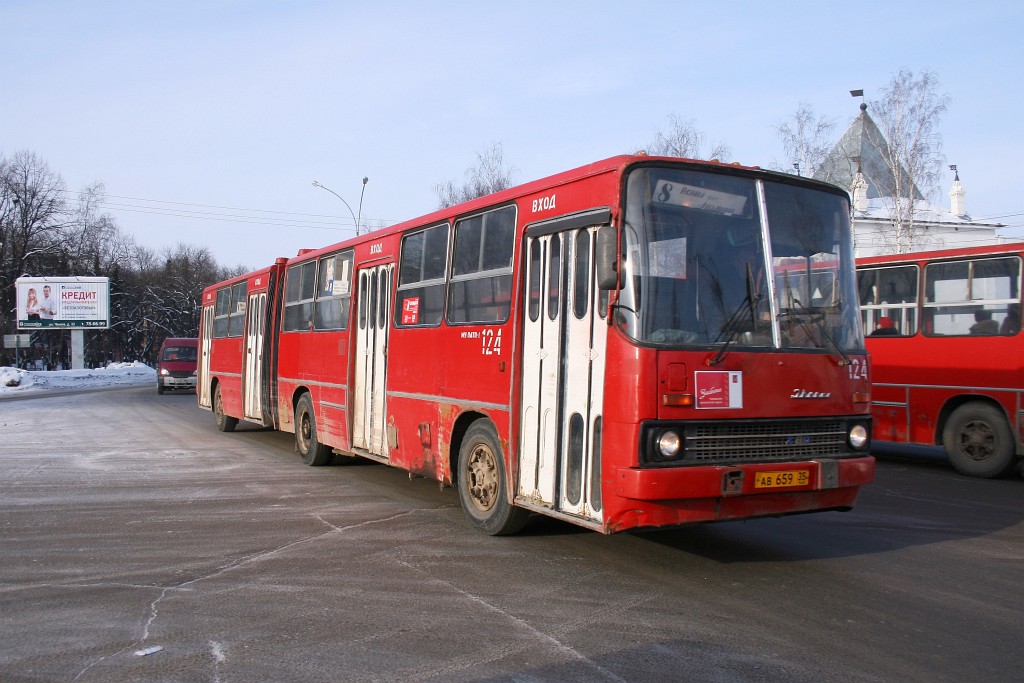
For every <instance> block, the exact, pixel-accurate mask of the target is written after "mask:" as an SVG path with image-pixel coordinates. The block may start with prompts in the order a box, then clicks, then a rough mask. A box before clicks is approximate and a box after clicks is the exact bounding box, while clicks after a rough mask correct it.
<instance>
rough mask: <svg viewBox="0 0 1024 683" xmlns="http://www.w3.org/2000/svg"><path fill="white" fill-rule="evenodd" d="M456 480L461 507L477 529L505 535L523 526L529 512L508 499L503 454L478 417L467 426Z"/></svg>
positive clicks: (487, 425)
mask: <svg viewBox="0 0 1024 683" xmlns="http://www.w3.org/2000/svg"><path fill="white" fill-rule="evenodd" d="M457 481H458V488H459V502H460V503H461V504H462V511H463V513H465V515H466V518H467V519H468V520H469V522H470V524H472V525H473V526H475V527H476V528H477V529H479V530H480V531H483V532H484V533H485V534H488V535H489V536H506V535H509V534H514V533H516V532H517V531H519V530H520V529H522V528H523V524H525V523H526V518H527V517H528V516H529V513H528V512H527V511H526V510H523V509H522V508H517V507H515V506H514V505H513V504H512V503H511V501H509V499H508V486H507V485H506V481H505V460H504V455H503V453H502V451H501V445H500V443H499V440H498V433H497V431H496V430H495V429H494V425H492V424H491V423H490V421H488V420H477V421H476V422H474V423H473V424H471V425H470V426H469V429H468V430H466V435H465V437H464V438H463V440H462V447H461V448H460V449H459V470H458V474H457Z"/></svg>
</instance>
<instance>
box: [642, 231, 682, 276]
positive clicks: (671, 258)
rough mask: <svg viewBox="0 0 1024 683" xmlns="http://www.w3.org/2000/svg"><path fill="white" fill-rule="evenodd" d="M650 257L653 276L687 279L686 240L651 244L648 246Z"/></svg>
mask: <svg viewBox="0 0 1024 683" xmlns="http://www.w3.org/2000/svg"><path fill="white" fill-rule="evenodd" d="M647 252H648V254H649V255H650V260H651V262H650V269H651V276H653V277H664V278H671V279H674V280H685V279H686V238H685V237H680V238H678V239H674V240H661V241H660V242H651V243H650V244H649V245H648V246H647Z"/></svg>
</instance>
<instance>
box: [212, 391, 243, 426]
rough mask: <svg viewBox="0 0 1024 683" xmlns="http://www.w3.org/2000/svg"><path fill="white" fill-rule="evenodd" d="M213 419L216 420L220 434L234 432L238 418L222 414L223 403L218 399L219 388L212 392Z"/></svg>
mask: <svg viewBox="0 0 1024 683" xmlns="http://www.w3.org/2000/svg"><path fill="white" fill-rule="evenodd" d="M213 417H214V418H215V419H216V420H217V429H219V430H220V431H222V432H233V431H235V425H237V424H238V418H235V417H229V416H228V415H225V414H224V401H222V400H221V399H220V386H218V387H217V388H216V389H214V390H213Z"/></svg>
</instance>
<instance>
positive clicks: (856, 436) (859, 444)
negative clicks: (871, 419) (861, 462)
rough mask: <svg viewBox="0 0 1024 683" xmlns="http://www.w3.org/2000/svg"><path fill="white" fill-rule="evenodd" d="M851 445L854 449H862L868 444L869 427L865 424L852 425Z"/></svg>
mask: <svg viewBox="0 0 1024 683" xmlns="http://www.w3.org/2000/svg"><path fill="white" fill-rule="evenodd" d="M849 441H850V446H851V447H852V448H853V449H854V450H858V451H859V450H861V449H862V448H864V447H865V446H867V445H868V429H867V427H865V426H864V425H860V424H857V425H853V426H852V427H850V436H849Z"/></svg>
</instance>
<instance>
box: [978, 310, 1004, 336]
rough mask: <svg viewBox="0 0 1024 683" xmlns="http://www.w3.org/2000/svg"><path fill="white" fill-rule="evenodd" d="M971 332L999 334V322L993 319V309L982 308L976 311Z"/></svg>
mask: <svg viewBox="0 0 1024 683" xmlns="http://www.w3.org/2000/svg"><path fill="white" fill-rule="evenodd" d="M971 334H999V323H997V322H996V321H995V320H993V319H992V311H986V310H984V309H982V310H980V311H975V312H974V324H973V325H971Z"/></svg>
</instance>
